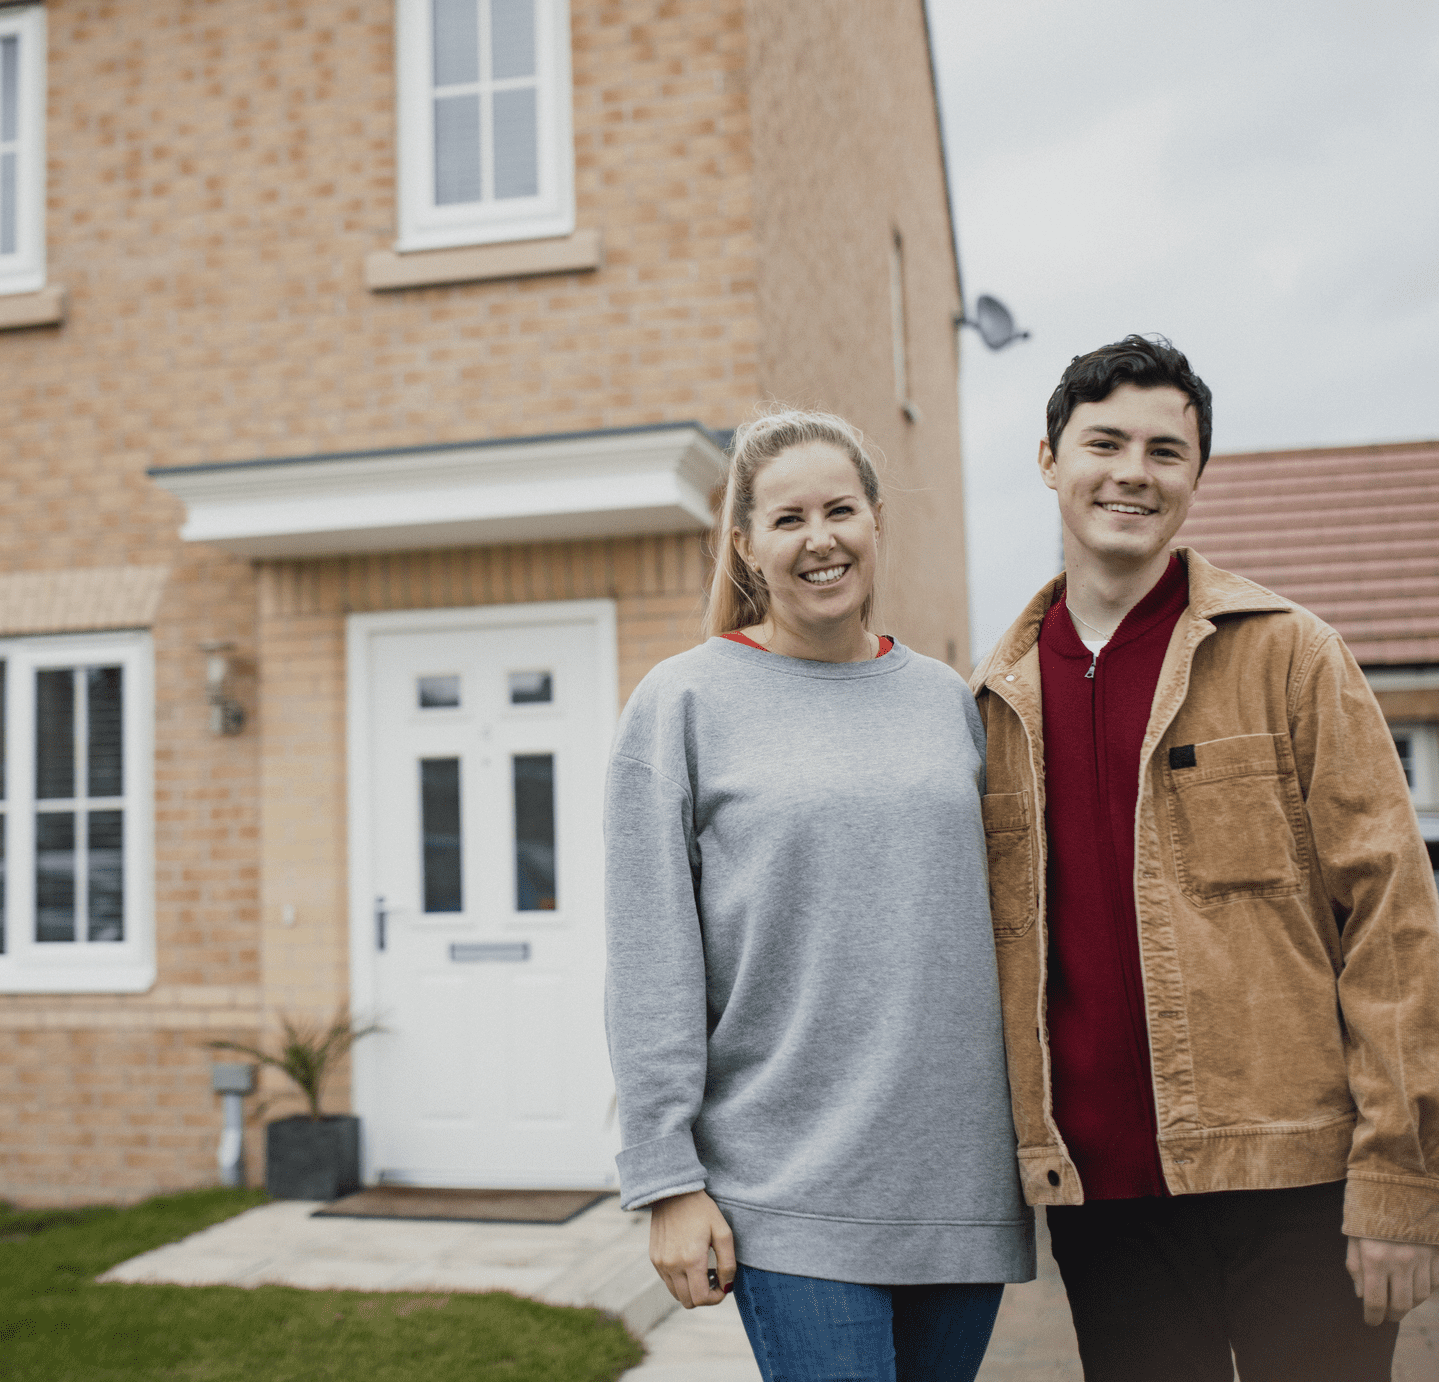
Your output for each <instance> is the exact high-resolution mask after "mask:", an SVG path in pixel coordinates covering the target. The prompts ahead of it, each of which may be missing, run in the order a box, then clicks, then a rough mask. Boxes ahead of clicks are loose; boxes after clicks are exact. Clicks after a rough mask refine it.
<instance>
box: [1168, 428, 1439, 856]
mask: <svg viewBox="0 0 1439 1382" xmlns="http://www.w3.org/2000/svg"><path fill="white" fill-rule="evenodd" d="M1175 541H1176V542H1179V543H1186V544H1188V545H1190V546H1192V547H1194V548H1195V549H1196V550H1198V551H1199V552H1202V553H1203V554H1204V556H1206V557H1208V558H1209V560H1210V561H1212V562H1215V563H1217V564H1218V565H1220V566H1223V567H1226V568H1228V569H1229V570H1231V571H1237V572H1238V573H1239V574H1240V575H1241V576H1247V577H1249V579H1250V580H1253V581H1258V582H1259V584H1260V585H1262V586H1265V587H1267V588H1268V589H1270V590H1273V591H1275V592H1276V593H1277V594H1280V595H1283V596H1285V597H1286V598H1287V599H1290V600H1294V601H1295V602H1296V603H1298V604H1301V605H1303V606H1305V608H1307V609H1311V610H1313V611H1314V613H1315V614H1317V615H1318V616H1319V617H1320V618H1321V619H1323V620H1325V621H1326V622H1327V623H1329V624H1332V625H1333V626H1334V628H1336V629H1337V630H1338V631H1339V633H1340V634H1341V635H1342V636H1343V638H1344V641H1345V642H1346V643H1347V644H1348V645H1349V650H1350V651H1351V652H1352V653H1353V654H1354V657H1355V659H1356V660H1357V661H1358V663H1359V665H1360V666H1361V667H1362V668H1363V669H1364V674H1365V676H1366V677H1368V678H1369V684H1370V686H1371V687H1373V689H1374V694H1375V695H1376V696H1377V697H1378V699H1379V704H1380V705H1381V706H1382V707H1383V710H1384V714H1385V717H1386V718H1387V719H1388V721H1389V728H1390V731H1391V732H1392V734H1393V735H1394V745H1395V748H1396V750H1397V751H1398V754H1399V758H1400V761H1401V762H1402V763H1403V765H1404V775H1405V776H1406V777H1407V778H1408V779H1409V790H1410V791H1411V792H1412V793H1413V795H1414V805H1415V807H1416V809H1417V810H1418V813H1419V824H1420V827H1421V828H1422V830H1423V832H1424V838H1425V840H1426V841H1428V844H1429V857H1430V859H1431V860H1433V861H1434V863H1435V867H1436V870H1439V441H1421V442H1398V443H1394V444H1392V445H1383V446H1331V447H1316V448H1313V449H1310V450H1304V451H1259V452H1254V453H1250V454H1245V455H1227V456H1214V457H1212V458H1211V459H1210V462H1209V465H1208V466H1207V467H1206V468H1205V472H1204V478H1203V479H1202V480H1201V481H1200V485H1199V493H1198V495H1197V497H1196V499H1195V503H1194V507H1193V508H1192V509H1191V510H1190V513H1189V518H1188V519H1187V520H1186V522H1185V524H1184V526H1183V528H1181V529H1180V530H1179V533H1178V535H1177V537H1176V538H1175Z"/></svg>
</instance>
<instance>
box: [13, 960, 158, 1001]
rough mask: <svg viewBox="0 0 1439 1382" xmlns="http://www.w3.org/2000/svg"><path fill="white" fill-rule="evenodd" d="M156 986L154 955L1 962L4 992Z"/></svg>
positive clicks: (111, 990)
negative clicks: (111, 959)
mask: <svg viewBox="0 0 1439 1382" xmlns="http://www.w3.org/2000/svg"><path fill="white" fill-rule="evenodd" d="M67 958H68V957H67ZM154 987H155V961H154V959H153V958H151V959H136V960H121V961H120V962H119V963H110V964H104V963H98V964H97V963H95V962H93V961H92V962H91V963H89V964H86V963H84V962H83V960H82V961H81V962H80V963H78V964H76V963H71V964H56V963H54V962H53V961H52V962H51V963H48V964H46V963H43V962H36V961H34V960H30V961H28V962H27V963H24V964H16V963H15V962H14V961H13V960H11V961H10V962H9V963H8V964H4V965H0V993H148V992H149V991H150V990H151V989H152V988H154Z"/></svg>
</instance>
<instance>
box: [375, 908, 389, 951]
mask: <svg viewBox="0 0 1439 1382" xmlns="http://www.w3.org/2000/svg"><path fill="white" fill-rule="evenodd" d="M389 915H390V914H389V912H388V911H387V910H386V908H385V899H384V898H383V897H377V898H376V899H375V949H376V950H383V949H384V948H385V919H386V918H387V917H388V916H389Z"/></svg>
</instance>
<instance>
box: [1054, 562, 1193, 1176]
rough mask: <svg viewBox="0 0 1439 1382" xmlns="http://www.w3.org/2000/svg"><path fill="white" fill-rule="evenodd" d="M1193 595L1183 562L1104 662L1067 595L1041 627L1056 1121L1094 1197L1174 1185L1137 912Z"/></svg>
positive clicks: (1107, 649)
mask: <svg viewBox="0 0 1439 1382" xmlns="http://www.w3.org/2000/svg"><path fill="white" fill-rule="evenodd" d="M1188 602H1189V580H1188V576H1187V573H1186V572H1185V569H1184V567H1183V565H1182V564H1181V563H1180V561H1179V559H1178V558H1177V557H1171V558H1170V561H1169V566H1168V568H1167V569H1166V571H1165V573H1164V575H1163V576H1161V577H1160V579H1159V583H1158V584H1157V585H1155V587H1154V588H1153V589H1152V590H1151V591H1150V592H1149V593H1148V594H1147V595H1146V596H1145V597H1144V598H1143V599H1142V600H1141V601H1140V602H1139V603H1138V604H1137V605H1135V607H1134V608H1133V609H1132V610H1130V611H1129V613H1128V614H1127V615H1125V617H1124V621H1123V622H1122V623H1121V624H1120V625H1119V627H1118V628H1117V629H1116V630H1115V631H1114V636H1113V637H1112V638H1111V639H1110V640H1109V642H1108V643H1107V644H1106V645H1105V646H1104V648H1103V649H1102V650H1101V651H1100V653H1099V656H1098V658H1097V659H1096V658H1094V657H1093V655H1092V654H1091V653H1090V652H1089V650H1088V649H1087V648H1086V647H1085V646H1084V644H1083V643H1082V642H1081V641H1080V638H1079V635H1078V634H1077V633H1076V632H1075V630H1074V624H1073V623H1072V622H1071V620H1070V616H1069V610H1068V606H1067V605H1066V604H1065V597H1064V595H1063V594H1061V595H1060V597H1059V599H1058V600H1057V601H1055V603H1054V604H1053V605H1052V606H1051V608H1050V610H1049V613H1048V614H1047V615H1046V616H1045V619H1044V624H1043V627H1042V628H1041V630H1040V635H1039V667H1040V679H1041V684H1042V687H1043V695H1044V777H1045V795H1046V800H1047V802H1048V805H1047V807H1046V811H1045V817H1046V825H1047V828H1048V832H1049V879H1048V888H1049V908H1048V912H1049V1041H1050V1047H1051V1062H1052V1071H1053V1089H1054V1118H1055V1122H1056V1123H1057V1124H1058V1125H1059V1131H1060V1133H1061V1135H1062V1136H1063V1137H1064V1141H1065V1145H1066V1146H1067V1147H1068V1148H1069V1153H1070V1155H1071V1156H1072V1157H1073V1159H1074V1163H1075V1166H1076V1167H1077V1168H1078V1170H1079V1178H1080V1181H1081V1183H1082V1184H1083V1186H1084V1194H1085V1198H1086V1199H1089V1200H1120V1199H1133V1198H1137V1197H1139V1196H1143V1195H1164V1194H1166V1193H1168V1192H1167V1190H1166V1189H1165V1185H1164V1175H1163V1171H1162V1170H1161V1168H1160V1163H1159V1151H1158V1147H1157V1144H1156V1125H1155V1116H1154V1087H1153V1080H1152V1076H1151V1073H1150V1063H1149V1032H1148V1025H1147V1023H1146V1021H1145V1015H1144V985H1143V976H1142V971H1141V968H1140V956H1139V924H1138V920H1137V918H1136V914H1135V908H1134V815H1135V808H1136V806H1137V803H1138V800H1139V752H1140V746H1141V744H1142V743H1143V740H1144V731H1145V728H1146V726H1147V725H1148V723H1149V712H1150V707H1151V705H1152V703H1153V700H1154V691H1155V688H1156V687H1157V686H1158V684H1159V671H1160V667H1161V666H1162V664H1163V662H1164V654H1165V650H1166V649H1167V648H1168V647H1169V637H1170V635H1171V634H1172V633H1173V632H1174V626H1175V624H1177V623H1178V622H1179V616H1180V615H1181V614H1182V613H1183V612H1184V607H1185V605H1186V604H1188ZM1091 669H1092V671H1093V675H1092V676H1091V675H1090V672H1091Z"/></svg>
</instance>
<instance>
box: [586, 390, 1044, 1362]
mask: <svg viewBox="0 0 1439 1382" xmlns="http://www.w3.org/2000/svg"><path fill="white" fill-rule="evenodd" d="M880 530H881V501H880V489H879V479H878V476H877V475H876V474H875V469H874V466H873V465H872V464H871V462H870V459H869V457H868V456H867V455H866V454H865V451H864V447H863V444H862V441H861V439H860V437H859V435H858V434H857V433H856V432H855V431H854V429H852V428H851V427H850V426H849V425H848V424H846V423H845V422H843V421H842V420H841V419H839V418H836V417H830V416H827V415H824V414H812V413H795V412H781V413H774V414H771V415H769V416H765V417H761V418H759V419H758V420H757V421H754V422H751V423H750V424H748V425H747V426H745V427H743V428H741V429H740V431H739V433H738V435H737V436H736V438H735V444H734V455H733V460H732V462H731V466H730V475H729V481H728V487H727V489H726V493H725V500H724V507H723V511H722V513H721V517H720V522H719V529H718V541H717V544H716V556H717V564H716V571H715V575H714V579H713V582H712V585H711V592H710V602H709V608H708V612H707V624H708V632H709V633H710V634H711V635H714V636H712V637H710V638H709V640H708V641H707V642H706V643H704V644H702V645H701V646H700V647H698V648H694V649H692V650H691V651H689V652H687V653H682V654H680V655H679V656H678V657H673V658H670V659H668V660H667V661H666V662H663V663H661V664H660V665H659V666H658V667H656V668H655V669H654V670H653V671H651V672H650V674H649V675H648V676H647V677H646V678H645V679H644V681H643V682H641V683H640V685H639V687H638V688H637V689H636V690H635V693H634V695H633V696H632V697H631V699H630V702H629V705H628V706H627V707H626V709H625V713H624V715H623V717H622V718H621V721H620V725H619V730H618V732H617V735H616V741H615V748H614V755H613V758H612V760H611V764H610V773H609V781H608V785H607V789H606V791H607V796H606V811H605V818H606V850H607V870H606V874H607V883H606V893H607V897H606V916H607V929H608V935H609V971H608V981H607V1000H606V1008H607V1025H608V1030H609V1041H610V1055H611V1060H612V1063H613V1065H614V1070H615V1078H616V1084H617V1088H618V1091H619V1113H620V1126H621V1132H622V1134H623V1141H624V1150H623V1151H622V1152H621V1153H620V1155H619V1158H618V1163H619V1168H620V1181H621V1191H622V1200H621V1203H622V1204H623V1205H624V1206H625V1207H626V1208H631V1209H633V1208H639V1207H640V1206H643V1205H649V1206H651V1207H652V1210H653V1217H652V1221H651V1227H650V1256H651V1259H652V1261H653V1262H654V1264H655V1267H656V1269H657V1270H658V1271H659V1273H660V1275H661V1277H662V1278H663V1279H664V1281H665V1283H666V1285H667V1286H668V1287H669V1289H670V1291H671V1293H672V1294H673V1295H674V1296H675V1297H676V1299H678V1300H679V1302H680V1303H681V1304H682V1305H684V1306H685V1307H686V1308H690V1307H693V1306H696V1305H714V1304H717V1303H719V1302H720V1301H722V1300H723V1299H724V1295H725V1293H726V1292H728V1291H729V1290H730V1287H731V1284H733V1287H734V1291H735V1295H736V1299H737V1301H738V1304H739V1308H740V1312H741V1314H742V1316H743V1318H744V1324H745V1329H746V1331H747V1332H748V1334H749V1338H750V1342H751V1345H752V1346H753V1348H754V1351H755V1357H756V1360H757V1361H758V1363H759V1366H760V1371H761V1373H762V1374H763V1375H764V1377H765V1378H766V1382H772V1380H773V1379H776V1378H783V1379H784V1380H785V1382H801V1380H802V1379H816V1380H818V1379H822V1378H832V1377H836V1376H843V1377H844V1378H846V1379H860V1378H863V1379H871V1378H872V1379H875V1382H880V1380H881V1379H884V1380H885V1382H895V1379H907V1378H910V1379H920V1378H923V1379H926V1382H939V1380H940V1379H943V1380H944V1382H948V1380H949V1379H966V1382H967V1380H968V1379H971V1378H972V1377H973V1376H974V1374H975V1372H976V1371H977V1370H978V1367H979V1361H980V1358H981V1357H982V1356H983V1353H984V1349H985V1346H986V1344H987V1343H988V1339H989V1333H990V1330H991V1328H992V1326H993V1322H994V1315H995V1311H996V1310H997V1309H998V1307H999V1297H1000V1294H1001V1292H1002V1290H1003V1285H1002V1283H1003V1282H1005V1281H1024V1280H1028V1279H1030V1278H1031V1277H1032V1276H1033V1275H1034V1244H1033V1229H1032V1221H1031V1218H1030V1213H1029V1211H1028V1210H1027V1209H1026V1208H1025V1207H1024V1204H1023V1200H1022V1198H1021V1195H1020V1191H1019V1185H1018V1179H1017V1174H1016V1170H1015V1144H1014V1132H1013V1126H1012V1124H1011V1121H1010V1112H1009V1094H1008V1085H1007V1082H1006V1079H1005V1070H1004V1051H1003V1045H1002V1037H1001V1029H1000V1019H999V1000H998V986H997V981H996V972H995V961H994V949H993V939H992V932H991V929H990V921H989V905H988V893H987V885H986V879H985V862H984V861H985V854H984V850H985V845H984V833H983V829H982V825H981V817H980V805H979V803H980V790H981V785H982V779H983V762H984V751H983V733H984V732H983V729H982V728H981V725H980V722H979V717H978V714H977V712H976V710H975V707H974V700H973V698H972V697H971V695H970V693H969V691H968V689H967V688H966V686H965V684H964V682H963V681H962V680H961V679H960V678H959V676H957V675H956V674H955V672H954V671H952V670H951V669H950V668H949V667H946V666H944V665H943V664H942V663H939V662H935V661H933V660H932V659H930V658H926V657H921V656H919V655H918V654H916V653H913V652H911V651H910V650H909V649H907V648H904V647H902V646H900V645H899V644H897V643H894V642H893V641H892V640H891V639H888V638H881V637H878V636H877V635H876V634H874V633H872V632H871V631H870V628H869V618H870V611H871V609H872V607H873V603H874V581H875V569H876V566H877V563H878V553H879V539H880ZM711 1252H713V1255H714V1258H715V1263H716V1266H715V1268H714V1269H710V1268H709V1258H710V1254H711Z"/></svg>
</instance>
